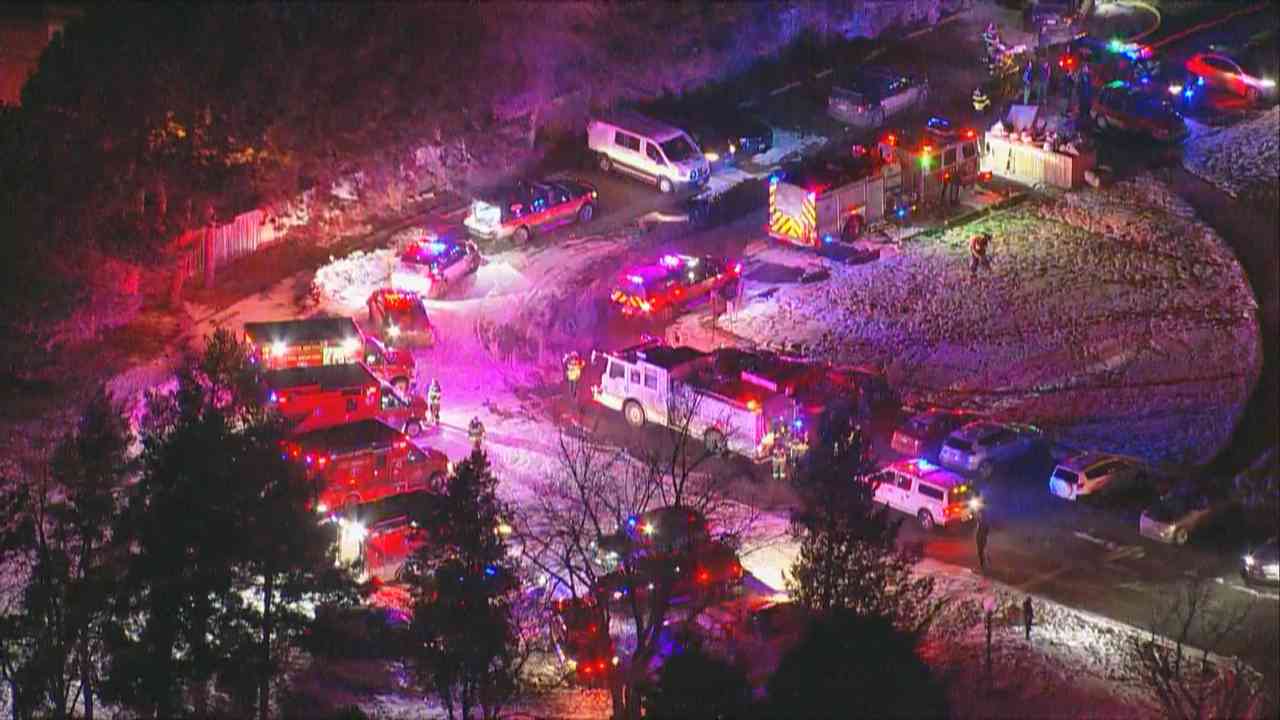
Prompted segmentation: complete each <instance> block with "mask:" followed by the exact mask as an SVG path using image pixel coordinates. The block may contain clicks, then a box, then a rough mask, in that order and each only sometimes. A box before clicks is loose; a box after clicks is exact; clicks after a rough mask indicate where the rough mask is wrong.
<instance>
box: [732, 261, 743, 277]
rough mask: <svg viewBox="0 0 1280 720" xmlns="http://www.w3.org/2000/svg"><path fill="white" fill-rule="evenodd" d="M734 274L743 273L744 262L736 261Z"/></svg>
mask: <svg viewBox="0 0 1280 720" xmlns="http://www.w3.org/2000/svg"><path fill="white" fill-rule="evenodd" d="M733 274H734V275H741V274H742V263H734V264H733Z"/></svg>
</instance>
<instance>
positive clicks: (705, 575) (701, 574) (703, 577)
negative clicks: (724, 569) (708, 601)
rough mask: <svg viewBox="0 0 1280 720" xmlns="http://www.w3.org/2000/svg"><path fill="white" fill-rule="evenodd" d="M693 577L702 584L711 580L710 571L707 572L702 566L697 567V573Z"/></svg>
mask: <svg viewBox="0 0 1280 720" xmlns="http://www.w3.org/2000/svg"><path fill="white" fill-rule="evenodd" d="M695 577H696V578H697V580H698V582H700V583H702V584H703V585H705V584H707V583H709V582H711V573H709V572H707V571H706V570H705V569H703V568H699V569H698V573H697V575H696V576H695Z"/></svg>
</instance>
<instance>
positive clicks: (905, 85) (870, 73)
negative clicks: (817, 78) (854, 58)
mask: <svg viewBox="0 0 1280 720" xmlns="http://www.w3.org/2000/svg"><path fill="white" fill-rule="evenodd" d="M928 98H929V83H928V81H926V80H925V79H924V78H922V77H918V76H915V75H911V74H909V73H905V72H902V71H900V70H895V69H892V68H884V67H862V68H859V69H858V70H856V71H853V72H848V73H838V74H837V76H836V78H835V79H834V80H833V81H832V87H831V94H830V96H829V97H828V98H827V114H828V115H830V116H831V117H833V118H835V119H836V120H839V121H840V122H842V123H846V124H848V125H853V126H855V127H858V128H864V129H870V128H878V127H881V126H882V125H884V123H885V121H886V120H888V119H889V118H892V117H895V116H897V115H901V114H902V113H905V112H906V111H908V110H912V109H920V108H923V107H924V104H925V101H926V100H928Z"/></svg>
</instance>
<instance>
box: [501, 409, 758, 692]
mask: <svg viewBox="0 0 1280 720" xmlns="http://www.w3.org/2000/svg"><path fill="white" fill-rule="evenodd" d="M670 410H671V414H670V417H669V418H668V427H667V430H666V431H665V432H663V433H661V436H662V438H661V440H660V441H659V442H657V443H655V444H653V445H651V446H646V447H637V448H636V449H634V450H627V449H622V448H615V447H609V446H605V445H601V444H598V443H596V442H593V441H592V440H591V439H590V437H589V436H588V435H584V434H569V433H565V432H562V433H561V435H560V441H559V450H560V452H559V461H558V463H557V465H556V467H554V468H553V469H552V471H551V472H549V473H548V474H547V477H545V478H544V479H543V482H542V483H541V484H540V486H539V488H538V491H537V493H536V495H537V496H536V498H535V499H534V501H533V502H532V503H531V504H530V505H529V506H527V507H526V508H525V509H524V514H523V515H522V516H521V517H520V518H519V519H518V532H519V539H520V541H521V544H522V546H523V551H524V554H525V556H526V558H527V560H528V561H529V563H530V564H531V565H532V566H533V567H536V568H537V569H538V570H540V571H541V572H542V573H544V574H545V575H546V576H547V578H548V584H549V585H551V590H552V593H553V594H560V595H563V594H568V595H570V596H572V597H573V598H575V599H588V600H593V601H594V602H596V603H598V604H599V605H600V606H601V607H603V608H604V609H605V611H606V613H607V614H608V616H609V620H610V623H609V625H610V627H611V628H614V629H615V630H616V632H617V633H618V634H619V635H620V638H619V640H620V642H619V643H618V646H619V648H620V651H619V657H618V658H617V660H616V661H615V667H614V668H612V670H611V671H610V673H609V676H608V677H609V689H610V693H611V696H612V699H613V711H614V716H615V717H618V718H636V717H639V713H640V695H639V692H638V689H639V687H640V686H641V685H643V684H645V683H646V682H647V681H648V680H649V679H650V673H651V670H652V666H653V663H654V661H655V660H656V659H657V657H658V651H659V647H660V644H659V640H660V638H661V634H662V633H663V629H664V627H671V629H672V630H675V631H682V630H688V629H689V627H690V626H691V624H692V623H693V622H694V621H695V620H696V618H697V617H698V615H699V614H701V612H702V611H703V610H705V609H706V607H707V606H708V605H709V604H710V603H713V602H715V601H716V599H717V596H716V595H717V594H716V593H715V592H706V593H702V592H698V593H692V594H690V595H691V596H689V597H685V598H684V599H685V600H686V601H687V602H684V603H679V602H673V600H679V599H680V598H677V595H679V594H682V591H681V588H680V587H679V586H678V583H679V582H680V580H681V577H680V568H678V567H671V566H670V565H671V564H670V563H666V564H663V563H661V562H656V563H655V562H653V561H652V558H643V557H632V556H630V555H629V554H628V553H622V554H621V555H615V556H613V557H610V556H609V555H608V554H607V553H605V552H604V551H603V549H602V547H601V542H602V540H603V539H604V538H606V537H609V536H613V535H615V534H616V533H618V532H619V531H620V530H622V529H624V528H626V527H627V523H628V521H629V520H631V521H632V522H633V523H634V518H636V517H637V516H639V515H641V514H643V513H645V512H647V511H650V510H656V509H658V508H666V507H679V508H687V509H689V510H691V511H696V512H698V513H700V514H702V515H703V517H705V518H706V519H707V522H708V527H710V528H712V529H713V530H714V532H715V535H716V536H717V537H719V538H721V539H724V538H728V539H729V541H730V542H732V541H733V540H736V538H737V537H738V536H739V535H740V532H741V530H742V528H744V527H745V526H746V525H748V524H749V523H750V519H751V518H750V516H751V512H750V511H749V510H747V509H745V508H742V506H738V505H735V504H734V503H732V502H731V501H729V500H728V495H727V490H728V488H729V486H730V485H731V484H732V482H733V481H734V480H735V479H736V477H737V475H736V473H734V472H732V471H731V470H725V469H724V467H723V466H721V465H720V464H718V463H715V462H713V460H714V459H715V458H717V457H719V452H718V451H709V450H708V449H707V448H706V447H705V446H704V445H703V444H701V443H699V442H695V441H693V440H691V430H692V428H693V427H694V425H695V424H696V423H698V422H701V421H697V420H695V418H696V417H697V408H696V399H691V398H685V399H684V400H683V402H681V403H677V405H676V406H673V407H672V408H671V409H670ZM615 566H616V567H615ZM685 572H686V573H687V572H688V568H685ZM606 578H608V579H611V580H612V581H613V584H607V585H602V583H601V582H600V581H601V580H602V579H606ZM612 588H624V589H623V590H616V591H612V592H611V591H610V589H612Z"/></svg>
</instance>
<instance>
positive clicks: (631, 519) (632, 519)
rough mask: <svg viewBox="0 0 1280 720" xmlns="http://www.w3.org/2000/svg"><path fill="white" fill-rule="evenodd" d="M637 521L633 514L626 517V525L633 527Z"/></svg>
mask: <svg viewBox="0 0 1280 720" xmlns="http://www.w3.org/2000/svg"><path fill="white" fill-rule="evenodd" d="M637 522H639V520H637V519H636V516H635V515H632V516H631V517H629V518H627V527H629V528H633V527H635V526H636V523H637Z"/></svg>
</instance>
